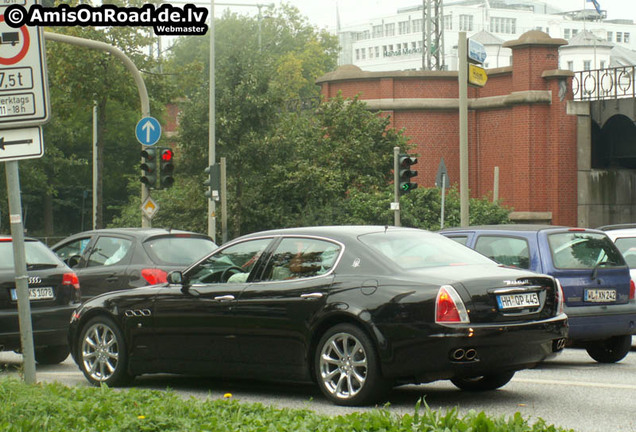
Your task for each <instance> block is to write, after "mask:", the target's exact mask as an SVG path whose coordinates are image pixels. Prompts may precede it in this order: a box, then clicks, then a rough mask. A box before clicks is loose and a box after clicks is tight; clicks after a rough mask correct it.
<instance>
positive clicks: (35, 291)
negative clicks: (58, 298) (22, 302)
mask: <svg viewBox="0 0 636 432" xmlns="http://www.w3.org/2000/svg"><path fill="white" fill-rule="evenodd" d="M54 297H55V296H54V295H53V288H52V287H41V288H29V300H48V299H52V298H54ZM11 300H13V301H17V300H18V292H17V291H16V289H15V288H13V289H12V290H11Z"/></svg>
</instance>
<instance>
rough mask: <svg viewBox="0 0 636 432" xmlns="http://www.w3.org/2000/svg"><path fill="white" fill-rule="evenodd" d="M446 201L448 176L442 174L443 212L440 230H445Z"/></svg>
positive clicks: (440, 218)
mask: <svg viewBox="0 0 636 432" xmlns="http://www.w3.org/2000/svg"><path fill="white" fill-rule="evenodd" d="M445 199H446V175H445V174H444V173H442V210H441V212H440V213H441V214H440V217H439V220H440V222H439V229H443V228H444V204H445V203H444V201H445Z"/></svg>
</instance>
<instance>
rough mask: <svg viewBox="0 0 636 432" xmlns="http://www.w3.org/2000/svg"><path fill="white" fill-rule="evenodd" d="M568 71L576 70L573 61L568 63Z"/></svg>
mask: <svg viewBox="0 0 636 432" xmlns="http://www.w3.org/2000/svg"><path fill="white" fill-rule="evenodd" d="M568 70H571V71H573V70H574V62H573V61H572V60H570V61H569V62H568Z"/></svg>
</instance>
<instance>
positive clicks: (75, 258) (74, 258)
mask: <svg viewBox="0 0 636 432" xmlns="http://www.w3.org/2000/svg"><path fill="white" fill-rule="evenodd" d="M81 259H82V257H81V256H79V255H71V256H70V257H68V258H67V259H66V265H68V266H69V267H70V268H73V267H75V266H76V265H78V264H79V263H80V260H81Z"/></svg>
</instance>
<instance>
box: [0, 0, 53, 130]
mask: <svg viewBox="0 0 636 432" xmlns="http://www.w3.org/2000/svg"><path fill="white" fill-rule="evenodd" d="M7 3H8V4H7ZM35 3H36V2H35V1H34V0H15V1H12V2H6V1H3V2H0V14H1V15H0V129H9V128H16V127H26V126H38V125H41V124H44V123H46V122H47V121H48V120H49V114H50V111H51V109H50V106H49V97H48V78H47V71H46V61H45V55H46V53H45V49H44V38H43V35H42V30H41V28H40V27H35V26H26V25H24V26H22V27H20V28H13V27H10V26H9V25H8V24H7V23H6V22H5V17H4V13H5V11H6V9H7V6H10V5H11V4H21V5H23V6H24V7H25V8H27V9H29V8H30V7H31V6H32V5H34V4H35Z"/></svg>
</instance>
